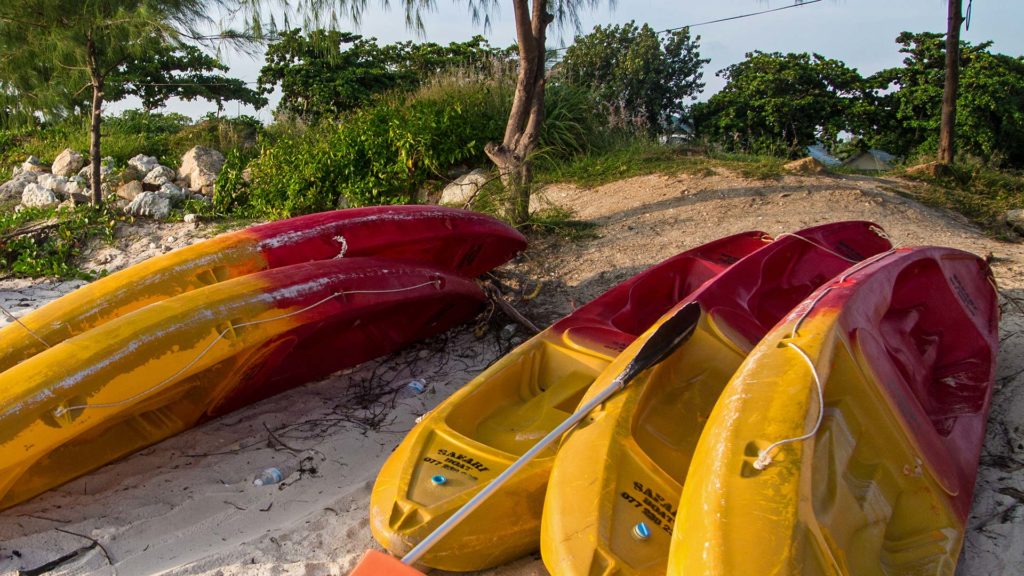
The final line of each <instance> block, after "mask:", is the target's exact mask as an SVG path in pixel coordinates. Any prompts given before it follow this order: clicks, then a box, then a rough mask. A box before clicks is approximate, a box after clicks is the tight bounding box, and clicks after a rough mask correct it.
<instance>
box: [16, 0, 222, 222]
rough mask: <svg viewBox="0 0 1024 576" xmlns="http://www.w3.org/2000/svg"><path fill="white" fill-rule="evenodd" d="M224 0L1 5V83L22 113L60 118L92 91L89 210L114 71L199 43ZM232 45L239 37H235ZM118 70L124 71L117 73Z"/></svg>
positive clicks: (50, 0)
mask: <svg viewBox="0 0 1024 576" xmlns="http://www.w3.org/2000/svg"><path fill="white" fill-rule="evenodd" d="M218 6H224V3H223V1H222V0H104V1H103V2H81V1H78V0H5V1H4V2H3V3H2V4H0V55H2V56H0V78H3V79H4V80H3V82H4V84H3V92H4V94H5V95H6V97H7V99H8V101H9V102H13V103H15V104H14V106H15V107H18V108H21V109H22V110H25V109H28V110H31V111H46V112H50V113H60V112H62V111H66V109H67V108H70V107H73V106H74V105H75V103H77V102H81V97H82V94H84V93H89V92H91V96H92V98H91V105H90V107H89V109H90V115H91V117H92V121H91V124H90V132H91V134H92V144H91V146H90V156H91V157H92V160H93V162H92V191H93V203H95V204H100V203H102V194H101V192H100V190H101V188H100V162H99V159H100V157H101V151H100V136H101V133H100V125H101V122H102V113H103V103H104V102H105V101H106V100H107V97H108V91H109V92H110V93H111V94H115V93H116V92H117V87H116V86H113V85H112V81H113V80H114V79H115V78H117V74H118V71H119V70H122V69H123V67H125V66H129V65H130V63H132V62H142V61H144V60H145V59H146V58H147V57H149V56H151V55H153V54H161V53H166V52H167V50H168V46H170V47H171V48H173V49H179V48H182V47H183V46H184V45H185V42H186V40H187V39H189V38H201V33H200V32H199V26H200V25H201V24H210V23H212V22H211V19H210V17H209V16H208V14H209V13H210V11H211V9H212V8H216V7H218ZM236 39H237V38H236ZM122 71H123V70H122Z"/></svg>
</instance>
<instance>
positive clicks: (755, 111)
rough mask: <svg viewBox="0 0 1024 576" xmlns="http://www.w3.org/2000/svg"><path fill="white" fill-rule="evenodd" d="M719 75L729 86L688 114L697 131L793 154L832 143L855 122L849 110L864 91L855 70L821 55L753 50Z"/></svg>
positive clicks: (741, 145)
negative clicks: (818, 144)
mask: <svg viewBox="0 0 1024 576" xmlns="http://www.w3.org/2000/svg"><path fill="white" fill-rule="evenodd" d="M718 76H720V77H722V78H724V79H725V80H726V85H725V87H724V88H723V89H722V91H721V92H719V93H717V94H715V95H714V96H712V97H711V98H710V99H709V100H708V101H707V102H704V103H698V104H695V105H694V106H693V107H692V108H691V110H690V116H691V118H692V121H693V123H694V128H695V130H696V131H697V133H698V134H699V135H701V136H704V137H707V138H708V139H710V140H712V141H715V142H718V143H719V144H721V145H723V146H724V147H726V148H727V149H730V150H739V151H747V152H755V153H770V154H779V153H782V154H786V155H790V156H792V155H798V154H802V151H803V148H804V147H805V146H808V145H811V144H814V143H815V142H816V141H819V140H820V141H823V142H826V143H834V142H835V141H836V140H837V138H838V136H839V133H840V132H842V131H844V130H849V129H852V128H854V127H855V126H856V123H855V122H854V121H853V120H852V119H851V116H850V112H851V111H852V110H854V109H856V107H857V106H858V105H859V104H860V103H861V102H862V101H863V97H864V94H865V90H864V88H865V85H864V79H863V78H862V77H861V76H860V74H859V73H858V72H857V70H856V69H853V68H850V67H848V66H846V64H844V63H842V62H840V61H838V60H832V59H829V58H825V57H824V56H821V55H818V54H807V53H803V54H792V53H790V54H780V53H778V52H774V53H765V52H759V51H758V52H752V53H748V54H747V55H746V59H745V60H743V61H742V62H739V63H738V64H733V65H732V66H729V67H727V68H725V69H724V70H721V71H719V72H718Z"/></svg>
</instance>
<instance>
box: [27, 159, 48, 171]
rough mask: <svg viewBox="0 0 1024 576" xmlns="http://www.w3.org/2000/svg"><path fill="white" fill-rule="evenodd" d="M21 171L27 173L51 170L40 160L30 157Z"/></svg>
mask: <svg viewBox="0 0 1024 576" xmlns="http://www.w3.org/2000/svg"><path fill="white" fill-rule="evenodd" d="M21 169H22V170H24V171H25V172H49V171H50V170H49V168H47V167H46V165H45V164H43V163H42V162H40V161H39V158H36V157H35V156H29V157H28V159H26V160H25V162H24V163H22V165H21Z"/></svg>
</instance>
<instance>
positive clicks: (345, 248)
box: [334, 234, 348, 260]
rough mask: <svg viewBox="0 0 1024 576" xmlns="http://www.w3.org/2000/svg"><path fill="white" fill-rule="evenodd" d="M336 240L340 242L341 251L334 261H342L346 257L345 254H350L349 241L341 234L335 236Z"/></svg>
mask: <svg viewBox="0 0 1024 576" xmlns="http://www.w3.org/2000/svg"><path fill="white" fill-rule="evenodd" d="M334 239H335V240H337V241H338V244H341V249H340V250H338V255H337V256H335V257H334V259H335V260H340V259H342V258H344V257H345V252H348V240H346V239H345V237H344V236H342V235H340V234H339V235H338V236H335V237H334Z"/></svg>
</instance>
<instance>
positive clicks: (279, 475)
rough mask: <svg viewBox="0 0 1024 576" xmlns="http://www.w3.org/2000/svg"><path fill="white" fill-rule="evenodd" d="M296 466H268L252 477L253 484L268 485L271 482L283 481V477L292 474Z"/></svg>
mask: <svg viewBox="0 0 1024 576" xmlns="http://www.w3.org/2000/svg"><path fill="white" fill-rule="evenodd" d="M297 469H298V467H297V466H295V465H290V466H289V465H281V466H271V467H270V468H266V469H264V470H263V471H262V472H260V473H259V474H257V475H256V478H254V479H253V481H252V485H253V486H270V485H271V484H277V483H278V482H281V481H283V480H284V479H285V478H287V477H289V476H291V475H292V472H295V470H297Z"/></svg>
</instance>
